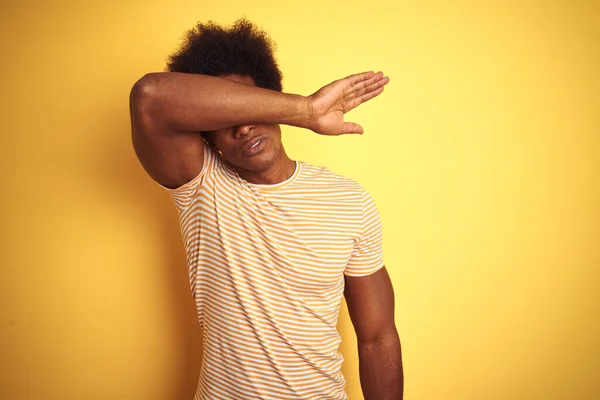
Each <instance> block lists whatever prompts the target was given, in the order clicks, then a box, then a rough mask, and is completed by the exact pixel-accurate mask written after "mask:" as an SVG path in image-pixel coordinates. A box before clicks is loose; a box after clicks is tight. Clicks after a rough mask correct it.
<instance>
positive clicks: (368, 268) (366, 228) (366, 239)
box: [344, 188, 384, 276]
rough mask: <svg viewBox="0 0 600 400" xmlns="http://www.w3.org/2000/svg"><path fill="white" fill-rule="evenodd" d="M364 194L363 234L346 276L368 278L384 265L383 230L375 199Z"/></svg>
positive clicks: (355, 246) (357, 243)
mask: <svg viewBox="0 0 600 400" xmlns="http://www.w3.org/2000/svg"><path fill="white" fill-rule="evenodd" d="M361 192H362V219H361V224H362V228H361V234H360V236H359V237H358V239H357V240H356V242H355V243H354V248H353V250H352V255H351V256H350V261H349V262H348V265H347V266H346V270H345V271H344V275H346V276H366V275H371V274H373V273H374V272H377V271H378V270H379V269H381V268H382V267H383V265H384V263H383V228H382V226H381V220H380V218H379V212H378V211H377V206H376V205H375V201H374V200H373V197H372V196H371V195H370V194H369V192H367V191H366V190H365V189H363V188H361Z"/></svg>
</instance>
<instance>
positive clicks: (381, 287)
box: [130, 72, 404, 400]
mask: <svg viewBox="0 0 600 400" xmlns="http://www.w3.org/2000/svg"><path fill="white" fill-rule="evenodd" d="M388 82H389V78H387V77H385V76H384V75H383V74H382V73H381V72H379V73H373V72H365V73H361V74H356V75H351V76H348V77H346V78H343V79H339V80H336V81H334V82H331V83H330V84H328V85H325V86H323V87H322V88H321V89H319V90H318V91H316V92H315V93H313V94H312V95H310V96H301V95H296V94H287V93H281V92H278V91H273V90H267V89H262V88H259V87H256V86H255V83H254V81H253V80H252V78H250V77H247V76H240V75H226V76H221V77H213V76H206V75H198V74H184V73H177V72H166V73H152V74H147V75H145V76H144V77H142V78H141V79H140V80H139V81H138V82H136V84H135V85H134V86H133V88H132V91H131V95H130V114H131V123H132V141H133V145H134V149H135V151H136V154H137V156H138V158H139V159H140V162H141V163H142V165H143V166H144V168H145V169H146V171H147V172H148V174H149V175H150V176H151V177H152V178H153V179H155V180H156V181H157V182H158V183H160V184H161V185H163V186H166V187H170V188H176V187H178V186H181V185H183V184H185V183H186V182H188V181H189V180H191V179H193V178H194V177H195V176H197V175H198V174H199V173H200V171H201V169H202V164H203V158H204V146H206V145H210V146H213V147H214V148H215V149H216V150H217V151H220V152H221V154H222V155H223V157H224V158H225V159H226V160H227V161H228V162H229V163H230V164H231V165H232V167H233V168H235V170H236V171H237V172H238V174H239V175H240V176H241V177H242V178H244V179H246V180H247V181H249V182H252V183H261V184H275V183H279V182H283V181H284V180H286V179H287V178H289V177H290V176H291V175H292V173H293V171H294V168H295V165H294V162H293V161H292V160H290V158H289V157H288V156H287V154H286V153H285V149H284V146H283V144H282V142H281V129H280V127H279V124H287V125H292V126H297V127H301V128H306V129H309V130H312V131H313V132H315V133H318V134H322V135H342V134H352V133H354V134H362V133H363V128H362V127H361V126H360V125H359V124H357V123H353V122H348V121H345V119H344V115H345V114H346V113H347V112H348V111H350V110H352V109H354V108H356V107H358V106H359V105H361V104H362V103H364V102H366V101H369V100H371V99H373V98H374V97H376V96H378V95H379V94H381V93H382V92H383V89H384V86H385V85H386V84H387V83H388ZM200 132H207V134H206V136H207V138H208V143H209V144H207V143H206V142H205V141H204V139H203V138H202V136H201V134H200ZM259 139H260V140H261V141H262V143H261V144H260V145H259V146H260V147H259V148H257V150H255V151H252V150H250V149H249V146H250V145H252V144H253V143H255V142H256V141H257V140H259ZM345 285H346V286H345V297H346V300H347V304H348V309H349V312H350V317H351V319H352V322H353V325H354V328H355V331H356V335H357V340H358V353H359V361H360V377H361V384H362V388H363V393H364V396H365V399H366V400H392V399H393V400H398V399H402V396H403V387H404V380H403V372H402V357H401V351H400V341H399V339H398V333H397V330H396V326H395V324H394V293H393V288H392V284H391V281H390V279H389V276H388V273H387V271H386V270H385V268H382V269H381V270H380V271H378V272H376V273H374V274H372V275H369V276H365V277H346V278H345Z"/></svg>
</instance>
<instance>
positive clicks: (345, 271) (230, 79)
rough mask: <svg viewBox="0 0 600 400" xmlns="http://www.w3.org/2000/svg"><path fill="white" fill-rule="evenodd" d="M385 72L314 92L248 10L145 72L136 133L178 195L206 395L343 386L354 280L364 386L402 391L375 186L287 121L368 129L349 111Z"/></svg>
mask: <svg viewBox="0 0 600 400" xmlns="http://www.w3.org/2000/svg"><path fill="white" fill-rule="evenodd" d="M388 82H389V79H388V78H386V77H384V76H383V74H382V73H376V74H375V73H373V72H367V73H362V74H357V75H352V76H349V77H347V78H345V79H341V80H338V81H335V82H332V83H331V84H329V85H326V86H324V87H323V88H321V89H320V90H319V91H317V92H316V93H314V94H313V95H311V96H308V97H305V96H301V95H295V94H286V93H283V92H282V87H281V72H280V71H279V68H278V66H277V63H276V62H275V59H274V57H273V44H272V42H271V41H270V39H269V38H268V37H267V36H266V34H265V33H264V32H262V31H260V30H258V29H257V28H256V27H255V26H254V25H252V24H251V23H250V22H248V21H246V20H239V21H238V22H237V23H236V24H234V25H233V26H232V27H231V28H223V27H221V26H218V25H216V24H214V23H208V24H198V25H197V26H196V27H195V28H194V29H192V30H190V31H189V32H188V34H187V36H186V40H185V41H184V43H183V45H182V46H181V48H180V49H179V50H178V51H176V52H175V53H174V54H173V55H171V57H170V59H169V63H168V72H165V73H150V74H147V75H145V76H144V77H142V78H141V79H140V80H139V81H138V82H136V84H135V85H134V87H133V89H132V92H131V101H130V111H131V120H132V135H133V145H134V148H135V151H136V154H137V155H138V157H139V159H140V161H141V163H142V164H143V166H144V168H145V169H146V171H147V172H148V174H149V175H150V176H151V177H152V178H153V179H154V180H156V182H158V183H159V184H160V185H162V186H163V187H165V189H166V190H167V191H168V192H169V193H170V195H171V196H172V198H173V200H174V202H175V205H176V207H177V209H178V212H179V219H180V223H181V229H182V235H183V240H184V244H185V249H186V254H187V265H188V269H189V276H190V284H191V289H192V292H193V296H194V299H195V303H196V307H197V311H198V318H199V320H200V323H201V325H202V327H203V345H204V357H203V360H202V367H201V373H200V382H199V385H198V390H197V393H196V397H195V398H196V399H347V395H346V393H345V391H344V385H345V379H344V377H343V375H342V373H341V365H342V361H343V358H342V356H341V355H340V354H339V353H338V351H337V349H338V347H339V344H340V340H341V339H340V336H339V334H338V332H337V331H336V324H337V319H338V314H339V308H340V303H341V297H342V295H345V297H346V300H347V303H348V308H349V311H350V317H351V319H352V322H353V324H354V328H355V330H356V334H357V339H358V352H359V359H360V379H361V385H362V389H363V393H364V396H365V399H367V400H385V399H394V400H396V399H401V398H402V391H403V374H402V362H401V353H400V341H399V338H398V334H397V331H396V327H395V324H394V295H393V290H392V285H391V282H390V279H389V276H388V274H387V272H386V270H385V267H384V265H383V258H382V232H381V224H380V221H379V217H378V213H377V209H376V207H375V204H374V202H373V199H372V198H371V196H370V195H369V194H368V193H367V192H366V191H365V190H364V189H363V188H362V187H361V186H360V185H359V184H357V183H356V182H354V181H352V180H350V179H348V178H345V177H342V176H339V175H336V174H334V173H332V172H331V171H329V170H328V169H326V168H323V167H317V166H313V165H310V164H308V163H304V162H301V161H293V160H291V159H290V158H289V157H288V156H287V154H286V152H285V149H284V147H283V144H282V143H281V130H280V127H279V124H287V125H293V126H297V127H302V128H306V129H309V130H312V131H314V132H316V133H319V134H324V135H339V134H346V133H362V128H361V127H360V126H359V125H357V124H354V123H350V122H346V121H344V114H345V113H346V112H348V111H350V110H351V109H353V108H355V107H357V106H358V105H360V104H361V103H364V102H365V101H368V100H370V99H372V98H374V97H375V96H377V95H379V94H380V93H381V92H382V91H383V87H384V86H385V85H386V84H387V83H388ZM354 157H356V158H357V159H358V156H357V155H355V156H354ZM359 162H360V161H359Z"/></svg>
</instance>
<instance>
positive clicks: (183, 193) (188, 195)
mask: <svg viewBox="0 0 600 400" xmlns="http://www.w3.org/2000/svg"><path fill="white" fill-rule="evenodd" d="M217 157H218V156H217V155H216V154H215V152H214V151H213V150H212V149H211V148H210V147H209V146H204V162H203V164H202V169H201V170H200V172H199V173H198V175H196V176H195V177H194V178H192V179H191V180H190V181H188V182H187V183H184V184H183V185H181V186H179V187H177V188H175V189H171V188H168V187H165V186H162V185H160V184H159V185H160V186H161V187H162V188H163V189H165V190H166V191H167V193H169V196H171V198H172V199H173V202H174V203H175V206H176V207H177V210H178V211H179V212H182V211H184V210H185V209H187V208H188V207H189V206H190V204H191V203H192V200H193V199H194V197H196V195H197V194H198V189H199V188H200V187H201V186H202V184H203V183H204V180H205V178H206V176H207V175H209V174H210V173H211V172H212V170H214V168H215V165H216V164H217V161H218V160H217Z"/></svg>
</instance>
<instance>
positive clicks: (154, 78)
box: [129, 73, 160, 107]
mask: <svg viewBox="0 0 600 400" xmlns="http://www.w3.org/2000/svg"><path fill="white" fill-rule="evenodd" d="M158 75H160V74H158V73H148V74H146V75H144V76H142V77H141V78H140V79H138V80H137V82H135V83H134V84H133V87H132V88H131V92H130V94H129V99H130V103H131V105H132V107H138V106H140V105H142V104H147V103H148V102H149V101H150V100H152V99H154V98H156V97H157V91H158V90H157V88H158V83H159V76H158Z"/></svg>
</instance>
